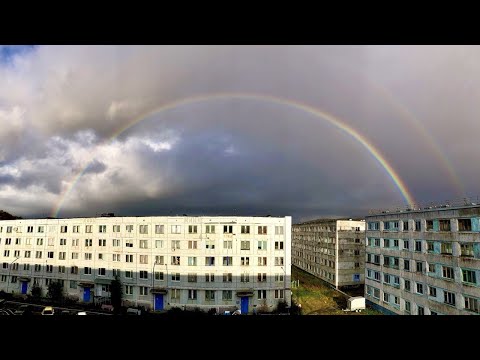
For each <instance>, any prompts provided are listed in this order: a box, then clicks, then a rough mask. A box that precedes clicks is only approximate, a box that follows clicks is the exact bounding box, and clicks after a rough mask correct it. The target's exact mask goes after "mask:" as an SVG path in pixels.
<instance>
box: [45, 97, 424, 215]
mask: <svg viewBox="0 0 480 360" xmlns="http://www.w3.org/2000/svg"><path fill="white" fill-rule="evenodd" d="M222 99H229V100H231V99H243V100H253V101H263V102H269V103H273V104H278V105H283V106H289V107H292V108H294V109H298V110H301V111H303V112H305V113H308V114H311V115H313V116H315V117H318V118H320V119H323V120H326V121H327V122H328V123H330V124H331V125H333V126H335V127H336V128H338V129H340V130H342V131H343V132H345V133H346V134H348V135H349V136H350V137H352V138H353V139H355V140H356V141H358V142H359V143H360V144H361V145H362V146H363V147H364V148H365V149H366V150H367V151H368V152H369V153H370V154H371V155H372V156H373V157H374V158H375V159H376V160H377V161H378V163H379V164H380V165H381V166H382V167H383V168H384V169H385V171H386V173H387V174H388V176H389V177H390V178H391V179H392V181H393V183H394V184H395V186H396V187H397V188H398V190H399V191H400V194H401V195H402V197H403V198H404V200H405V202H406V203H407V205H413V204H415V203H416V202H415V200H414V197H413V196H412V194H411V192H410V191H409V190H408V188H407V186H406V185H405V183H404V182H403V180H402V179H401V178H400V176H399V175H398V173H397V172H396V171H395V170H394V169H393V167H392V166H391V165H390V164H389V162H388V161H387V160H386V159H385V157H384V156H383V155H382V154H381V153H380V151H379V150H378V149H377V148H375V146H374V145H373V144H372V143H371V142H369V141H368V140H367V138H365V136H363V135H361V134H360V133H359V132H358V131H357V130H355V129H354V128H352V127H351V126H349V125H347V124H346V123H345V122H344V121H342V120H340V119H339V118H338V117H335V116H333V115H332V114H330V113H328V112H326V111H323V110H320V109H317V108H315V107H313V106H310V105H306V104H303V103H301V102H299V101H295V100H290V99H285V98H281V97H275V96H271V95H264V94H254V93H213V94H205V95H197V96H192V97H188V98H183V99H180V100H177V101H173V102H170V103H167V104H163V105H161V106H159V107H157V108H155V109H153V110H151V111H148V112H147V113H143V114H141V115H140V116H138V117H136V118H135V119H133V120H132V121H131V122H129V123H128V124H126V125H125V126H123V127H121V128H120V129H118V130H117V131H116V132H114V133H113V134H112V136H110V137H109V138H107V139H106V140H104V141H103V142H102V143H101V144H99V145H98V146H97V148H98V147H100V146H102V145H104V144H107V143H109V142H111V141H112V140H114V139H115V138H116V137H118V136H119V135H120V134H122V133H123V132H125V131H126V130H128V129H130V128H131V127H133V126H135V125H136V124H138V123H139V122H141V121H143V120H145V119H147V118H148V117H150V116H152V115H154V114H157V113H160V112H164V111H167V110H171V109H174V108H177V107H179V106H184V105H191V104H195V103H200V102H205V101H213V100H222ZM94 156H95V150H94V151H92V155H91V157H90V159H89V160H88V161H87V163H86V164H85V166H84V167H83V168H81V170H80V171H79V172H78V173H77V174H75V175H74V176H73V177H72V178H71V179H70V181H68V186H66V187H65V189H64V191H63V192H62V193H61V194H60V195H59V201H58V202H57V203H56V205H55V206H54V208H53V210H52V214H51V216H52V217H57V216H58V214H59V212H60V209H61V208H62V205H63V203H64V202H65V200H66V199H67V198H68V196H69V194H70V193H71V192H72V190H73V189H74V188H75V185H76V184H77V182H78V180H79V179H80V178H81V177H82V175H83V174H84V172H85V170H86V169H87V168H88V166H89V165H90V163H91V162H92V161H93V159H94Z"/></svg>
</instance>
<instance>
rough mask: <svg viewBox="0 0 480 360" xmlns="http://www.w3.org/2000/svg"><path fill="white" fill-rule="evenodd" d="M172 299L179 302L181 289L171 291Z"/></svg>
mask: <svg viewBox="0 0 480 360" xmlns="http://www.w3.org/2000/svg"><path fill="white" fill-rule="evenodd" d="M170 297H171V299H172V300H179V299H180V289H172V290H171V291H170Z"/></svg>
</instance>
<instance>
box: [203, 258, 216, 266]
mask: <svg viewBox="0 0 480 360" xmlns="http://www.w3.org/2000/svg"><path fill="white" fill-rule="evenodd" d="M205 266H215V257H213V256H207V257H205Z"/></svg>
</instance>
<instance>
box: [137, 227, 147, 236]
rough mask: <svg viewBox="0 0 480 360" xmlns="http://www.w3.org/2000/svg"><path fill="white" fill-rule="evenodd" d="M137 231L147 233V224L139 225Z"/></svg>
mask: <svg viewBox="0 0 480 360" xmlns="http://www.w3.org/2000/svg"><path fill="white" fill-rule="evenodd" d="M138 232H139V233H140V234H148V225H140V226H139V229H138Z"/></svg>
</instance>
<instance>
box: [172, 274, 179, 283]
mask: <svg viewBox="0 0 480 360" xmlns="http://www.w3.org/2000/svg"><path fill="white" fill-rule="evenodd" d="M172 281H180V273H173V274H172Z"/></svg>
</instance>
